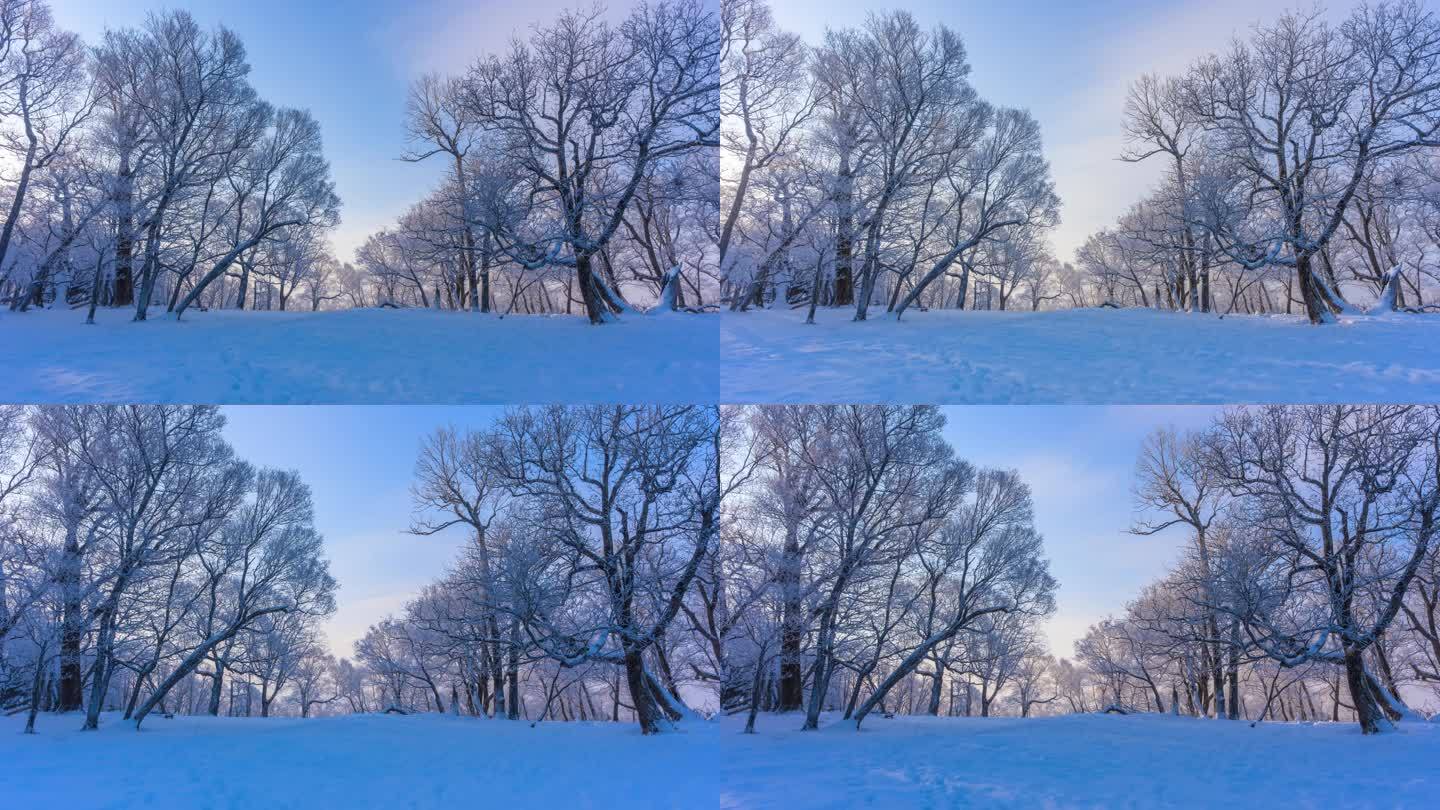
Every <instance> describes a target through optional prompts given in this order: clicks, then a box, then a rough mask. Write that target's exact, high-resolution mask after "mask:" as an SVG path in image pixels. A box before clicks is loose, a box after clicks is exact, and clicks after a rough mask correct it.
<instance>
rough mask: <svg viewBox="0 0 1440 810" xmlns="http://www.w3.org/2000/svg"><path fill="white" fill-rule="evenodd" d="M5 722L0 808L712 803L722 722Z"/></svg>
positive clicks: (247, 809)
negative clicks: (28, 732)
mask: <svg viewBox="0 0 1440 810" xmlns="http://www.w3.org/2000/svg"><path fill="white" fill-rule="evenodd" d="M82 719H83V718H81V717H79V716H78V715H76V716H74V717H67V718H57V717H54V716H41V717H40V720H39V723H38V727H37V728H38V733H37V734H36V735H35V736H33V737H31V736H25V735H22V734H21V733H20V730H21V729H22V728H24V718H23V717H4V718H0V806H3V807H17V808H18V807H27V808H45V807H64V808H74V809H75V810H79V808H86V809H87V810H89V809H90V808H95V809H97V810H98V809H99V808H115V809H116V810H119V809H120V808H197V807H204V808H212V809H213V810H229V809H230V808H236V810H239V809H240V808H244V810H258V809H259V808H266V810H270V809H271V808H306V809H307V810H309V809H310V808H316V807H343V808H346V809H347V810H361V809H362V808H372V807H373V808H415V809H416V810H420V809H421V808H446V809H447V810H453V809H454V808H467V807H495V808H501V807H515V808H520V807H567V808H570V807H573V808H611V807H624V808H630V807H639V808H647V807H654V808H662V807H663V808H677V807H714V806H715V796H716V795H717V794H718V792H719V785H718V784H717V781H716V780H717V776H716V773H715V762H716V758H717V757H716V752H715V748H716V741H717V738H718V736H719V735H718V730H717V729H716V727H715V725H716V724H713V723H703V722H696V723H691V724H689V725H688V726H686V727H685V728H684V730H683V731H681V732H680V733H675V734H670V735H668V736H662V737H652V738H648V739H647V738H645V737H642V736H640V732H639V729H638V728H636V727H635V726H634V724H629V723H614V724H612V723H541V724H540V725H538V726H536V727H535V728H531V727H530V724H529V723H524V722H519V723H509V722H505V721H499V722H496V721H487V720H476V719H474V718H466V717H451V716H438V715H413V716H408V717H401V716H398V715H353V716H346V717H330V718H314V719H310V720H299V719H290V718H287V719H281V718H270V719H260V718H253V719H242V718H224V717H222V718H215V717H204V718H201V717H177V718H175V719H173V720H165V719H162V718H158V717H156V718H154V719H152V720H150V721H147V722H146V724H145V729H144V731H141V732H138V733H137V732H136V731H135V730H134V729H133V728H132V727H131V726H129V725H128V724H125V723H123V722H122V721H121V720H120V717H119V716H118V715H105V717H104V719H103V720H102V727H101V730H100V731H99V732H98V733H83V732H80V731H77V730H76V729H78V728H79V726H80V722H81V720H82Z"/></svg>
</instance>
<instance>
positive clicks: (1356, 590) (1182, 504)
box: [720, 405, 1440, 733]
mask: <svg viewBox="0 0 1440 810" xmlns="http://www.w3.org/2000/svg"><path fill="white" fill-rule="evenodd" d="M733 418H735V419H737V420H738V424H739V425H740V426H741V438H740V439H738V440H737V444H738V448H739V449H738V450H737V452H735V453H733V454H731V455H729V456H727V458H726V461H725V466H726V475H727V476H729V477H730V478H731V479H733V480H735V481H737V482H739V484H738V485H737V486H736V488H735V492H736V494H734V495H732V496H731V497H730V498H729V499H728V500H727V501H726V503H725V508H724V519H723V521H722V527H721V530H722V536H723V538H724V542H723V545H722V553H721V561H720V565H721V566H722V568H723V571H724V577H723V581H724V582H725V589H726V594H727V596H726V599H727V613H726V615H727V616H728V617H729V618H728V620H727V622H726V624H725V626H724V627H723V628H722V629H723V631H724V634H725V635H724V637H725V644H724V650H725V653H726V668H725V673H726V674H725V678H724V680H723V682H722V684H721V698H722V708H723V710H724V711H726V712H729V713H740V712H748V714H749V723H748V724H747V729H749V728H753V726H754V720H755V717H756V714H757V713H758V712H761V711H769V712H795V713H796V714H797V715H799V716H798V717H797V720H796V722H798V723H801V725H802V727H803V728H807V729H812V728H816V727H817V726H818V724H819V720H820V715H821V713H822V712H827V711H834V712H838V713H840V714H841V716H843V717H844V718H845V719H846V720H849V721H851V722H854V723H855V724H856V725H857V726H858V725H859V724H860V723H862V722H863V721H864V720H865V718H866V717H867V715H869V714H870V713H871V712H874V711H881V712H885V713H899V714H930V715H942V714H943V715H950V716H957V715H963V716H970V715H978V716H991V715H993V714H1001V713H1003V714H1008V715H1018V716H1021V717H1025V716H1031V715H1035V714H1060V713H1069V712H1095V711H1118V712H1126V713H1128V712H1135V711H1149V712H1171V713H1175V714H1188V715H1192V716H1208V717H1219V718H1230V719H1241V718H1243V719H1248V720H1251V721H1259V720H1262V719H1277V718H1278V719H1284V720H1298V719H1304V720H1353V721H1355V722H1357V723H1358V724H1359V726H1360V727H1361V729H1362V730H1363V731H1364V732H1366V733H1372V732H1376V731H1381V730H1384V729H1385V728H1387V727H1389V725H1391V724H1393V723H1395V722H1398V721H1400V720H1402V719H1404V718H1406V717H1412V718H1413V717H1417V716H1419V715H1418V712H1416V711H1414V710H1412V709H1411V708H1410V707H1409V705H1408V702H1407V697H1406V696H1407V694H1408V695H1409V696H1410V697H1411V699H1413V698H1414V697H1415V696H1417V695H1419V696H1423V695H1424V694H1426V693H1430V694H1440V667H1437V664H1440V632H1437V628H1440V591H1437V587H1440V579H1437V572H1440V568H1437V566H1440V541H1437V538H1436V537H1435V533H1436V528H1437V522H1436V518H1437V515H1440V409H1437V408H1435V407H1433V406H1313V407H1293V406H1271V407H1263V408H1244V407H1239V408H1230V409H1226V410H1225V411H1223V412H1222V413H1221V414H1219V415H1217V416H1216V417H1215V419H1214V422H1213V424H1212V425H1210V426H1209V427H1207V428H1205V429H1203V430H1199V431H1195V432H1192V433H1188V434H1177V433H1175V432H1173V431H1168V430H1161V431H1157V432H1156V433H1154V434H1153V435H1152V436H1151V437H1150V438H1149V439H1147V440H1146V442H1145V444H1144V446H1143V448H1142V450H1141V454H1140V458H1139V461H1138V463H1137V472H1136V483H1135V499H1136V506H1137V509H1138V513H1139V514H1140V515H1141V516H1142V517H1141V518H1140V519H1137V522H1136V523H1135V525H1134V526H1132V527H1131V530H1132V531H1133V532H1135V533H1137V534H1139V535H1151V534H1159V533H1162V532H1163V533H1180V532H1183V533H1184V538H1185V539H1184V543H1183V546H1182V555H1181V559H1180V562H1179V563H1178V564H1177V565H1176V566H1175V567H1174V569H1173V570H1172V571H1170V572H1169V573H1168V574H1167V575H1166V576H1165V577H1164V578H1163V579H1161V580H1160V581H1158V582H1156V583H1154V584H1152V585H1150V586H1148V587H1147V588H1145V590H1144V592H1143V593H1141V594H1140V595H1138V596H1137V597H1136V598H1135V599H1134V600H1133V601H1131V602H1130V603H1129V604H1128V605H1127V606H1126V609H1125V612H1124V614H1123V615H1122V616H1120V617H1111V618H1107V619H1105V620H1104V621H1102V622H1100V623H1098V624H1096V625H1094V626H1093V627H1091V628H1090V629H1089V630H1088V632H1087V633H1086V634H1085V636H1084V637H1083V638H1081V639H1080V640H1079V641H1077V642H1076V645H1075V655H1074V657H1073V658H1058V659H1057V658H1056V657H1055V656H1053V655H1052V654H1050V653H1049V652H1048V645H1047V643H1046V640H1045V638H1044V635H1043V633H1042V631H1041V628H1040V623H1041V622H1042V621H1043V620H1044V619H1045V618H1046V617H1047V616H1049V615H1050V614H1051V613H1052V612H1053V610H1054V607H1055V602H1054V600H1055V590H1056V588H1057V583H1056V582H1055V581H1054V579H1053V578H1052V577H1051V575H1050V573H1049V571H1048V564H1047V562H1046V559H1045V556H1044V550H1043V545H1042V541H1041V538H1040V536H1039V534H1038V533H1037V531H1036V529H1035V527H1034V522H1033V521H1034V504H1033V502H1032V499H1031V497H1030V493H1029V490H1028V488H1027V487H1026V486H1025V484H1024V482H1023V481H1022V480H1021V478H1020V476H1019V475H1018V474H1017V473H1015V472H1014V471H1008V470H985V469H977V468H975V467H973V466H972V465H970V464H968V463H967V462H965V461H963V460H961V459H958V458H957V457H956V456H955V454H954V452H953V450H952V449H951V448H950V446H949V445H948V443H947V442H946V441H945V439H944V438H943V436H942V434H941V430H942V428H943V425H944V418H943V416H942V415H941V414H940V413H939V412H938V411H937V410H936V409H934V408H933V407H930V406H866V405H847V406H759V407H747V408H740V409H735V410H734V412H733ZM802 718H803V719H802Z"/></svg>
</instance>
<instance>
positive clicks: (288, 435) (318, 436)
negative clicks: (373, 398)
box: [224, 405, 503, 657]
mask: <svg viewBox="0 0 1440 810" xmlns="http://www.w3.org/2000/svg"><path fill="white" fill-rule="evenodd" d="M502 412H503V409H502V408H498V407H429V406H408V405H375V406H364V405H348V406H339V407H337V406H327V405H301V406H280V405H258V406H257V405H251V406H228V407H226V408H224V413H225V416H226V418H227V422H226V426H225V437H226V438H227V439H228V440H229V442H230V443H231V445H233V446H234V448H235V452H236V454H237V455H238V456H239V457H240V458H243V459H245V460H246V461H249V462H250V463H252V464H255V465H257V466H268V467H279V468H282V469H294V470H298V471H299V472H300V476H301V478H302V479H303V480H304V481H305V482H306V483H307V484H309V485H310V489H311V492H312V494H313V496H314V500H315V524H316V528H317V529H319V531H320V532H321V533H322V534H323V535H324V536H325V551H326V553H327V555H328V556H329V558H330V571H331V573H333V574H334V575H335V578H336V579H337V580H338V581H339V583H340V591H339V593H338V594H337V595H336V599H335V601H336V605H337V608H338V609H337V611H336V613H335V616H334V617H332V619H331V620H330V622H329V623H328V625H327V626H326V634H327V636H328V637H329V641H330V648H331V650H332V651H333V652H334V653H335V655H337V656H346V657H353V656H354V651H353V645H354V642H355V640H356V639H358V638H360V637H361V636H362V635H364V634H365V630H366V628H368V627H369V626H370V625H372V624H374V623H375V622H377V621H379V620H380V619H383V618H384V617H385V616H386V615H387V614H390V613H397V614H398V613H399V612H400V611H401V609H402V608H403V607H404V604H405V602H406V601H407V600H408V599H410V598H411V597H412V596H414V595H415V594H416V593H418V592H419V590H420V588H421V587H422V586H424V585H426V584H428V583H429V582H431V581H432V580H434V579H435V578H436V577H438V576H440V575H441V574H443V573H444V572H445V569H446V566H447V565H448V564H449V563H450V562H451V561H452V560H454V559H455V555H456V553H457V551H458V550H459V549H460V547H461V546H463V545H464V543H465V541H466V539H467V535H466V534H465V532H464V531H462V530H460V529H450V530H447V531H446V532H445V533H443V534H440V535H434V536H431V537H419V536H416V535H411V534H407V533H406V530H407V529H408V528H409V526H410V517H411V514H412V509H411V499H410V484H411V482H412V480H413V478H414V475H413V473H414V470H415V458H416V456H417V454H418V452H419V449H420V442H421V440H422V439H424V438H425V436H427V435H428V434H430V433H431V432H432V431H434V430H435V429H436V428H438V427H442V426H445V425H451V426H454V427H455V428H456V429H457V430H466V429H482V428H484V427H486V426H488V425H489V424H490V423H491V422H492V421H493V420H494V419H495V418H496V417H497V416H499V415H500V414H501V413H502Z"/></svg>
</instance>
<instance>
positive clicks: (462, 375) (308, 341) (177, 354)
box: [0, 309, 719, 404]
mask: <svg viewBox="0 0 1440 810" xmlns="http://www.w3.org/2000/svg"><path fill="white" fill-rule="evenodd" d="M84 317H85V315H84V313H83V312H77V311H47V312H27V313H11V312H4V313H0V368H3V369H4V370H5V373H4V375H3V377H0V401H3V402H116V401H123V402H223V403H227V404H243V403H258V404H264V403H277V404H279V403H380V404H383V403H399V402H418V403H427V404H440V403H456V402H463V403H467V404H480V403H511V402H548V401H557V400H559V401H565V402H610V401H637V402H638V401H664V402H714V401H716V399H717V398H718V395H719V382H718V377H719V317H718V316H715V315H693V316H686V317H675V318H645V317H642V316H636V317H629V318H622V319H620V320H619V321H618V322H616V323H612V324H606V325H604V326H599V327H594V326H590V325H589V324H588V323H586V321H585V319H584V318H581V317H574V316H560V315H556V316H539V315H510V316H507V317H505V318H500V317H498V316H495V315H478V314H474V313H468V312H437V311H432V310H423V309H363V310H344V311H337V312H237V311H231V310H227V311H215V312H195V311H191V312H187V313H185V319H184V320H183V321H179V322H177V321H175V320H174V319H173V318H171V317H167V316H165V315H164V314H163V313H158V314H157V315H156V316H155V317H154V318H153V319H152V320H150V321H147V322H144V323H132V322H131V320H130V318H131V313H130V312H129V311H128V310H126V311H120V310H109V311H101V312H98V313H96V324H95V325H94V326H86V325H85V323H84Z"/></svg>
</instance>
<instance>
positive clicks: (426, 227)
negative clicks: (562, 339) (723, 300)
mask: <svg viewBox="0 0 1440 810" xmlns="http://www.w3.org/2000/svg"><path fill="white" fill-rule="evenodd" d="M718 51H719V23H718V20H717V19H716V16H715V14H714V12H713V11H710V10H709V9H707V8H706V7H705V5H704V4H703V3H702V2H700V0H662V1H661V2H657V3H646V4H641V5H638V6H636V7H635V8H634V9H633V10H632V11H631V12H630V13H629V14H628V15H627V16H626V17H625V18H624V19H623V20H622V21H620V22H619V23H618V24H617V23H612V22H611V21H610V19H609V14H608V12H607V10H606V9H604V8H603V7H599V6H596V7H593V8H590V9H588V10H567V11H563V12H561V13H560V15H559V16H558V17H557V18H556V19H555V21H554V22H552V23H549V24H547V25H544V26H540V27H537V28H536V29H534V31H533V32H532V33H531V34H530V35H529V36H528V37H527V38H524V39H516V40H514V41H513V42H512V44H511V47H510V49H509V50H508V51H506V52H503V53H493V54H487V55H484V56H482V57H480V58H478V59H477V60H476V61H475V63H474V64H473V65H472V66H471V67H470V68H469V69H468V70H467V71H465V72H464V73H461V74H459V75H454V76H442V75H438V74H430V75H426V76H423V77H421V78H420V79H419V80H417V81H415V82H414V83H413V84H412V85H411V88H410V93H409V99H408V102H407V107H406V130H407V133H408V136H409V139H410V148H409V150H408V151H407V152H406V153H405V154H404V156H403V158H404V159H405V160H409V161H415V162H421V161H428V162H432V163H437V164H440V165H443V167H444V171H443V182H441V184H440V185H439V187H437V188H436V189H434V190H433V191H432V192H431V193H430V194H429V195H427V196H426V197H425V198H424V199H423V200H421V201H419V202H418V203H416V204H415V205H414V206H412V207H411V208H410V209H409V210H408V211H407V212H406V213H405V214H404V215H403V216H401V217H400V218H399V220H398V221H397V222H396V223H395V224H394V225H393V226H392V227H389V228H386V229H384V230H382V231H380V232H378V233H375V234H372V235H370V236H369V237H368V238H367V239H366V241H365V243H364V245H363V246H361V248H360V249H359V250H358V251H357V254H356V262H357V266H358V267H359V268H360V269H361V270H362V271H363V273H364V274H365V275H366V276H367V278H369V279H370V285H371V288H372V293H371V295H373V296H376V297H377V298H378V299H379V300H381V301H383V302H386V303H397V304H405V305H413V306H436V307H444V308H449V309H470V310H472V311H477V312H490V311H492V310H495V309H499V310H500V311H503V312H546V313H548V312H565V313H571V312H581V313H584V314H585V315H586V316H587V317H588V318H589V319H590V320H591V322H593V323H600V322H603V321H605V320H607V319H609V318H611V317H613V316H615V315H618V314H620V313H623V312H625V311H627V310H629V309H630V308H631V304H630V301H629V298H630V297H635V298H636V299H637V303H640V302H646V303H650V302H659V305H660V306H663V307H665V308H677V307H678V308H686V309H699V308H703V307H705V306H706V305H713V303H714V298H715V290H714V287H715V276H716V268H715V235H716V227H715V220H716V205H717V200H718V197H719V191H718V186H717V184H718V175H719V165H718V159H717V148H718V145H719V142H718V132H719V129H720V112H719V95H718V93H719V65H718V62H717V54H718ZM667 287H668V288H669V290H668V291H667Z"/></svg>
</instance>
